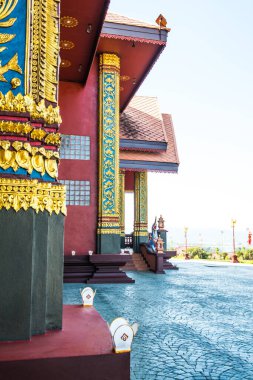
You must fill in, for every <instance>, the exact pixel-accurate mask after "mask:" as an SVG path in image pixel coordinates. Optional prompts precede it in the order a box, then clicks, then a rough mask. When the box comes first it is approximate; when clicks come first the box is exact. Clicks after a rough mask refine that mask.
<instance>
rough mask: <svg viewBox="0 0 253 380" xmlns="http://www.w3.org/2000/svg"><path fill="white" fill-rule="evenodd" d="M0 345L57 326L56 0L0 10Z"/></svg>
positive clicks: (62, 209) (19, 1)
mask: <svg viewBox="0 0 253 380" xmlns="http://www.w3.org/2000/svg"><path fill="white" fill-rule="evenodd" d="M0 61H1V66H0V230H1V234H0V305H1V311H0V340H2V341H4V340H23V339H30V337H31V336H32V335H34V334H40V333H44V332H45V331H46V330H50V329H60V328H61V325H62V270H63V228H64V214H65V213H66V206H65V188H64V186H62V185H60V184H59V183H58V181H57V174H58V163H59V145H60V134H59V131H58V129H59V123H60V122H61V118H60V114H59V107H58V103H57V101H58V72H59V1H58V0H40V1H38V0H36V1H31V0H3V1H1V6H0Z"/></svg>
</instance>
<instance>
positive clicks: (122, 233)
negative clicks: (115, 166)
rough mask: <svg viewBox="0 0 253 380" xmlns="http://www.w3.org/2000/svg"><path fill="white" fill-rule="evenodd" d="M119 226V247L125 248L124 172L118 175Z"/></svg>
mask: <svg viewBox="0 0 253 380" xmlns="http://www.w3.org/2000/svg"><path fill="white" fill-rule="evenodd" d="M119 225H120V247H121V249H124V248H125V172H124V171H123V170H121V171H120V173H119Z"/></svg>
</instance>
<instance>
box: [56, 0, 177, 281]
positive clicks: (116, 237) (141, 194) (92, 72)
mask: <svg viewBox="0 0 253 380" xmlns="http://www.w3.org/2000/svg"><path fill="white" fill-rule="evenodd" d="M74 16H75V15H74V13H73V12H72V13H71V12H70V11H69V8H66V10H65V7H64V4H63V7H62V17H61V38H62V42H61V69H60V88H59V104H60V109H61V116H62V124H61V133H62V143H61V151H60V152H61V153H60V154H61V163H60V166H59V179H60V182H61V183H63V184H65V185H66V188H67V211H68V212H67V217H66V220H65V235H64V236H65V239H64V254H65V257H66V259H65V263H66V265H67V267H66V265H65V279H66V280H68V281H73V280H74V277H73V263H75V267H76V269H75V270H76V272H77V273H76V281H80V279H81V277H82V276H83V274H82V270H81V272H80V270H79V269H80V268H81V267H79V269H78V266H80V265H83V263H82V264H80V261H79V260H78V257H80V256H83V255H88V253H89V252H92V253H93V254H107V255H110V254H119V253H120V250H121V249H124V247H125V229H124V224H125V222H124V221H125V204H124V201H125V191H132V192H134V199H135V213H134V214H135V218H134V226H133V231H134V234H133V237H132V241H133V246H134V251H135V252H139V244H140V243H142V242H147V240H148V219H147V218H148V203H147V191H148V188H147V187H148V181H147V174H148V171H157V172H172V173H175V172H177V170H178V164H179V160H178V156H177V151H176V142H175V136H174V131H173V125H172V120H171V116H170V115H167V114H163V115H162V114H161V113H160V110H159V104H158V101H157V99H156V98H152V97H139V96H135V93H136V91H137V90H138V88H139V87H140V85H141V83H142V82H143V80H144V79H145V77H146V76H147V75H148V73H149V71H150V70H151V68H152V66H153V65H154V64H155V62H156V60H157V59H158V57H159V55H160V54H161V52H162V50H163V49H164V47H165V45H166V41H167V35H168V32H169V29H168V28H166V27H161V25H160V24H159V19H158V24H154V25H150V24H147V23H144V22H141V21H137V20H133V19H129V18H127V17H123V16H119V15H116V14H111V13H107V16H106V18H105V22H104V24H103V27H102V30H101V33H100V35H99V40H98V42H97V41H96V42H95V43H96V44H97V46H96V49H95V48H94V49H93V50H92V53H93V57H92V59H90V60H89V63H90V62H92V63H91V64H90V66H87V67H86V64H85V62H84V61H82V60H81V57H78V54H81V50H82V49H83V51H84V50H85V51H87V50H86V48H84V46H86V45H85V43H87V42H85V41H84V42H83V45H81V44H82V42H81V41H80V40H79V39H78V40H77V35H78V36H79V28H80V25H79V21H78V20H79V18H75V17H74ZM79 17H80V16H79ZM89 28H90V29H91V30H92V33H91V30H90V29H89ZM86 34H87V35H86V36H85V38H86V39H88V40H89V41H90V38H91V36H90V34H94V21H89V20H87V30H86ZM78 38H79V37H78ZM81 46H82V49H81ZM77 57H78V58H77ZM80 62H81V63H80ZM72 254H74V255H75V257H72V258H71V257H70V256H71V255H72ZM107 259H108V260H109V257H107ZM115 259H116V258H115V257H113V258H112V260H113V261H115ZM84 260H85V258H84ZM88 260H89V259H88V257H86V261H88ZM90 260H93V258H92V259H90ZM90 260H89V261H90ZM96 260H98V259H97V258H96ZM101 260H105V258H104V257H102V258H101ZM78 262H79V264H78ZM71 263H72V264H71ZM69 266H71V269H70V268H69ZM69 270H70V272H69ZM91 270H92V269H91V268H89V269H88V268H86V273H88V272H89V271H91ZM87 271H88V272H87ZM78 273H79V276H78ZM80 276H81V277H80ZM83 279H88V277H87V278H86V277H83Z"/></svg>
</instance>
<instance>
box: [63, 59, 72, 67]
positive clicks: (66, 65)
mask: <svg viewBox="0 0 253 380" xmlns="http://www.w3.org/2000/svg"><path fill="white" fill-rule="evenodd" d="M71 65H72V63H71V62H70V61H69V60H68V59H62V60H61V64H60V67H61V68H63V69H65V68H67V67H70V66H71Z"/></svg>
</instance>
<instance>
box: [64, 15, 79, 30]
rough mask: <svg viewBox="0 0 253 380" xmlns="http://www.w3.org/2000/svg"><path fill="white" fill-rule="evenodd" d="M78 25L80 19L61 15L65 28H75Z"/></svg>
mask: <svg viewBox="0 0 253 380" xmlns="http://www.w3.org/2000/svg"><path fill="white" fill-rule="evenodd" d="M77 25H78V20H77V19H76V18H75V17H70V16H63V17H61V26H64V27H65V28H74V27H75V26H77Z"/></svg>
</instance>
